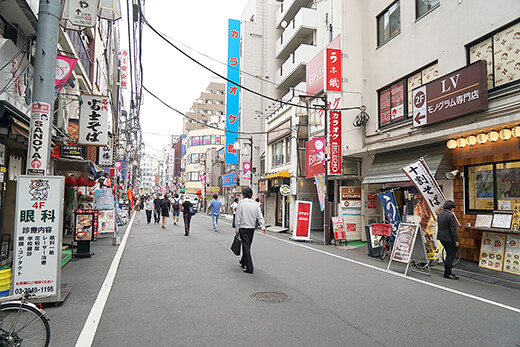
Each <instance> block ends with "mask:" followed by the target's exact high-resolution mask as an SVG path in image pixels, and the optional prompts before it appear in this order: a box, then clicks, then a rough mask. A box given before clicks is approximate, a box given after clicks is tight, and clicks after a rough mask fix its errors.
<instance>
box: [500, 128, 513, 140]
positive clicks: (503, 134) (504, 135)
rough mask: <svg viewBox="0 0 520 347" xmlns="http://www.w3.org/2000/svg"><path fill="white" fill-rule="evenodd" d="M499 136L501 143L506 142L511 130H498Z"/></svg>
mask: <svg viewBox="0 0 520 347" xmlns="http://www.w3.org/2000/svg"><path fill="white" fill-rule="evenodd" d="M499 135H500V138H501V139H502V141H507V140H509V139H510V138H511V130H509V129H508V128H504V129H502V130H500V132H499Z"/></svg>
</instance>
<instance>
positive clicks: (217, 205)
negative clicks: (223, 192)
mask: <svg viewBox="0 0 520 347" xmlns="http://www.w3.org/2000/svg"><path fill="white" fill-rule="evenodd" d="M209 210H211V219H212V220H213V231H215V232H217V231H218V217H219V216H220V211H221V210H222V202H220V200H219V199H218V194H215V195H213V199H212V200H211V201H210V202H209V205H208V211H209Z"/></svg>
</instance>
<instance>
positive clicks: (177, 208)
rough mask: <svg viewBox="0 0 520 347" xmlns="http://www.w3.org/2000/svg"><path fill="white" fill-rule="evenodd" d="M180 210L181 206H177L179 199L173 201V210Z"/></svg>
mask: <svg viewBox="0 0 520 347" xmlns="http://www.w3.org/2000/svg"><path fill="white" fill-rule="evenodd" d="M180 208H181V204H179V199H175V200H173V209H174V210H179V209H180Z"/></svg>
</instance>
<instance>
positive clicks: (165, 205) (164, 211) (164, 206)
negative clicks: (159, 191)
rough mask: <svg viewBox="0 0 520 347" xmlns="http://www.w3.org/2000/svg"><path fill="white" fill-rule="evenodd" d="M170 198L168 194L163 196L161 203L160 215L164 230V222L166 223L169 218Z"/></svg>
mask: <svg viewBox="0 0 520 347" xmlns="http://www.w3.org/2000/svg"><path fill="white" fill-rule="evenodd" d="M170 209H171V203H170V197H169V196H168V194H164V199H162V201H161V215H162V228H163V229H166V222H167V221H168V217H170Z"/></svg>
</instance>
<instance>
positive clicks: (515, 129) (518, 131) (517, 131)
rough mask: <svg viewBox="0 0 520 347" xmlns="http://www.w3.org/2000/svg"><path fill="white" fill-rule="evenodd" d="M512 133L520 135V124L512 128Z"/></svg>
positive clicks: (516, 135)
mask: <svg viewBox="0 0 520 347" xmlns="http://www.w3.org/2000/svg"><path fill="white" fill-rule="evenodd" d="M511 134H512V135H513V136H514V137H516V138H518V137H520V125H517V126H516V127H513V129H511Z"/></svg>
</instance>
